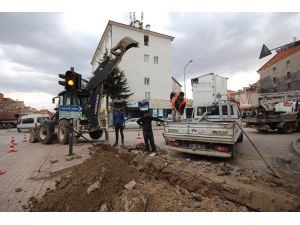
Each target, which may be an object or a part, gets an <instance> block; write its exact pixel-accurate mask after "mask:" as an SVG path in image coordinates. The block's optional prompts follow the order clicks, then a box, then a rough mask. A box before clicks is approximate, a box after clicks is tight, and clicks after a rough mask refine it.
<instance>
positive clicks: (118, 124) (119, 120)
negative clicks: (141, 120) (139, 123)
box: [113, 108, 125, 147]
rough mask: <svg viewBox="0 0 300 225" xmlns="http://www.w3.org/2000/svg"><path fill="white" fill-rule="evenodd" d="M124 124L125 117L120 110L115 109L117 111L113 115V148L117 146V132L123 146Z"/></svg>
mask: <svg viewBox="0 0 300 225" xmlns="http://www.w3.org/2000/svg"><path fill="white" fill-rule="evenodd" d="M124 123H125V115H124V113H123V112H122V109H120V108H117V111H116V112H115V113H114V128H115V133H116V142H115V144H114V145H113V146H114V147H116V146H118V142H119V131H120V134H121V141H122V145H124V134H123V129H124Z"/></svg>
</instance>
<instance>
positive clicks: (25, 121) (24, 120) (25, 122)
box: [17, 114, 49, 132]
mask: <svg viewBox="0 0 300 225" xmlns="http://www.w3.org/2000/svg"><path fill="white" fill-rule="evenodd" d="M46 120H49V115H48V114H32V115H26V116H21V119H20V120H19V121H18V125H17V130H18V132H21V130H30V129H32V128H36V127H38V126H39V125H40V123H42V122H44V121H46Z"/></svg>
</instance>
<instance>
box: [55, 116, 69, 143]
mask: <svg viewBox="0 0 300 225" xmlns="http://www.w3.org/2000/svg"><path fill="white" fill-rule="evenodd" d="M68 125H69V121H67V120H61V121H59V123H58V131H57V138H58V142H59V143H60V144H62V145H66V144H68V143H69V135H70V131H69V129H68V128H67V127H68Z"/></svg>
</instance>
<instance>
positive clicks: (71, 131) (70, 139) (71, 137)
mask: <svg viewBox="0 0 300 225" xmlns="http://www.w3.org/2000/svg"><path fill="white" fill-rule="evenodd" d="M69 127H72V128H73V119H70V120H69ZM72 155H73V129H70V130H69V155H68V157H72Z"/></svg>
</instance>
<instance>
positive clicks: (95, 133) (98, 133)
mask: <svg viewBox="0 0 300 225" xmlns="http://www.w3.org/2000/svg"><path fill="white" fill-rule="evenodd" d="M102 134H103V130H96V131H93V132H90V133H89V135H90V137H91V138H92V139H94V140H96V139H99V138H101V137H102Z"/></svg>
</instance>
